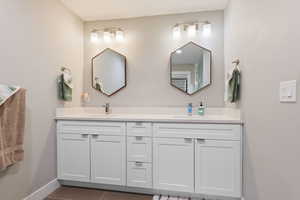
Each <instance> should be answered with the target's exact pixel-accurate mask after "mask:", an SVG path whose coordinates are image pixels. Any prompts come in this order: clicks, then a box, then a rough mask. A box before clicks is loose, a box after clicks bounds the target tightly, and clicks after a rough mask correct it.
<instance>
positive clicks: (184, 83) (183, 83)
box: [172, 78, 187, 92]
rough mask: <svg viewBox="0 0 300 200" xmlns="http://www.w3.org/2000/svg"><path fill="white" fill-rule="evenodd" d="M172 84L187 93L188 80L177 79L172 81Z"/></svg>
mask: <svg viewBox="0 0 300 200" xmlns="http://www.w3.org/2000/svg"><path fill="white" fill-rule="evenodd" d="M172 84H173V85H176V87H178V88H179V89H181V90H183V91H185V92H187V79H183V78H177V79H174V78H173V79H172Z"/></svg>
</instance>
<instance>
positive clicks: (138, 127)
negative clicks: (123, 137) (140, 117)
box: [127, 122, 152, 136]
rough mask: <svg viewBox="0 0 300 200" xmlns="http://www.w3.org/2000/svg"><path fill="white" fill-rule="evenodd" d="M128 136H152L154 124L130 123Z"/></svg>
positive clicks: (128, 124)
mask: <svg viewBox="0 0 300 200" xmlns="http://www.w3.org/2000/svg"><path fill="white" fill-rule="evenodd" d="M127 135H129V136H152V124H151V123H147V122H128V123H127Z"/></svg>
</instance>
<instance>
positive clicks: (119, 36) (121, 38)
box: [116, 30, 124, 42]
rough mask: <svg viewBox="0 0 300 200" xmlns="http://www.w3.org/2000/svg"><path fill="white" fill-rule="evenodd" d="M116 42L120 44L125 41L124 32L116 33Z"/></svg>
mask: <svg viewBox="0 0 300 200" xmlns="http://www.w3.org/2000/svg"><path fill="white" fill-rule="evenodd" d="M116 40H117V41H118V42H123V41H124V32H123V31H122V30H118V31H116Z"/></svg>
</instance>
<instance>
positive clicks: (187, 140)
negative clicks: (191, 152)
mask: <svg viewBox="0 0 300 200" xmlns="http://www.w3.org/2000/svg"><path fill="white" fill-rule="evenodd" d="M184 141H185V142H188V143H191V142H192V141H193V139H192V138H184Z"/></svg>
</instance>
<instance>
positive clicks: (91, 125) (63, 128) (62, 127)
mask: <svg viewBox="0 0 300 200" xmlns="http://www.w3.org/2000/svg"><path fill="white" fill-rule="evenodd" d="M57 131H58V133H64V134H68V133H71V134H82V133H84V134H99V135H125V123H121V122H84V121H59V122H58V123H57Z"/></svg>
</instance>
